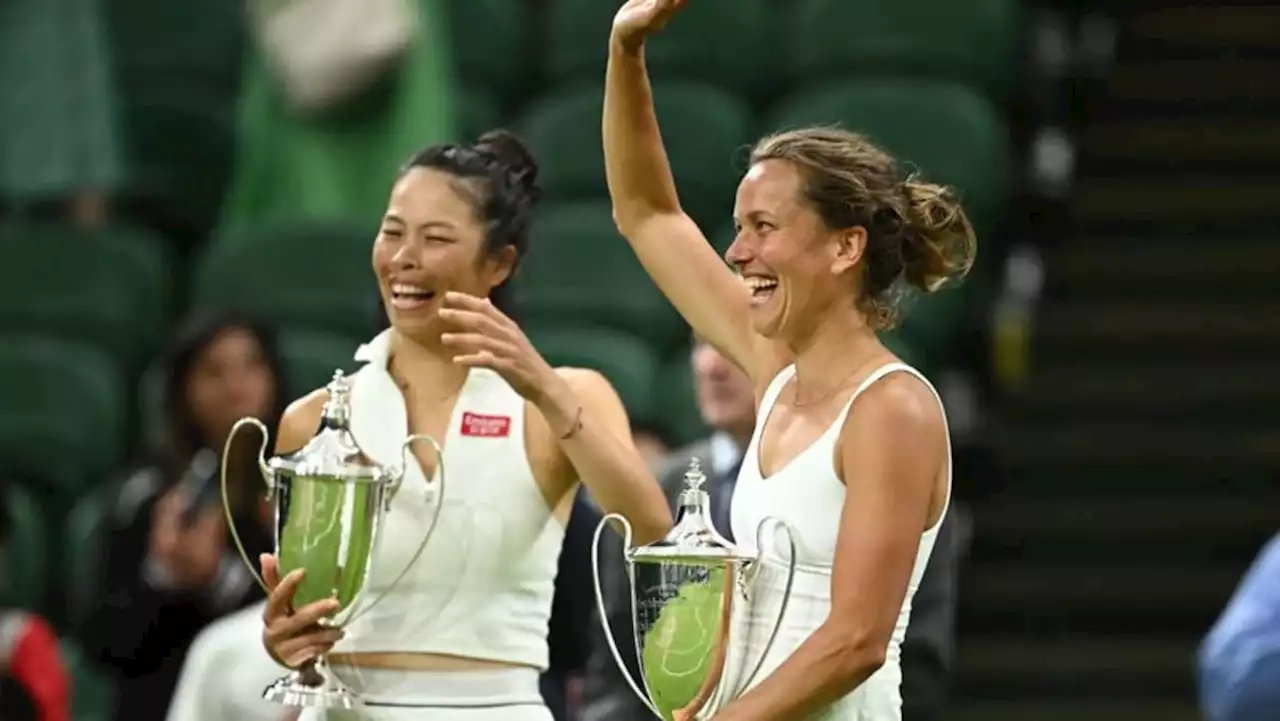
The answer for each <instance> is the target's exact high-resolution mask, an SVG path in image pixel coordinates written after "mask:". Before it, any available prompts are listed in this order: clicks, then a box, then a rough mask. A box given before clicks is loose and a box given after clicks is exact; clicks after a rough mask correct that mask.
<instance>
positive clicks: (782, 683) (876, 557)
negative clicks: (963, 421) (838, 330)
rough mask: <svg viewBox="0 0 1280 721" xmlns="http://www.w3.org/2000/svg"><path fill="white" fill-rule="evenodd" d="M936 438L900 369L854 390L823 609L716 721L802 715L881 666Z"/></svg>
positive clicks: (938, 433) (939, 440) (936, 427)
mask: <svg viewBox="0 0 1280 721" xmlns="http://www.w3.org/2000/svg"><path fill="white" fill-rule="evenodd" d="M945 447H946V438H945V431H944V427H943V424H942V416H941V414H940V413H939V411H938V409H937V404H936V402H935V401H934V400H933V397H932V395H931V394H930V393H929V392H928V390H927V389H925V388H924V387H923V386H921V384H920V383H919V382H918V381H916V380H915V379H913V378H910V377H908V376H905V375H904V376H901V377H893V378H886V379H885V380H883V381H881V382H880V383H877V384H876V385H874V386H872V387H871V388H869V389H868V390H867V392H866V393H864V394H863V395H862V396H861V397H860V398H859V399H858V402H857V403H856V404H855V405H854V409H853V410H852V411H851V412H850V414H849V418H848V420H847V421H846V423H845V426H844V429H843V430H842V433H841V437H840V443H839V446H838V448H837V451H836V453H837V459H836V462H837V468H839V469H840V470H841V472H842V475H843V477H844V479H845V485H846V487H847V491H846V494H845V507H844V513H843V515H842V517H841V521H840V534H839V537H838V539H837V541H836V553H835V567H834V569H833V572H832V579H831V613H830V614H829V615H828V617H827V620H826V621H825V622H824V623H823V624H822V625H821V626H819V627H818V629H817V630H815V631H814V632H813V635H811V636H810V637H809V638H808V639H807V640H806V641H805V642H804V643H803V644H801V645H800V648H798V649H796V652H795V653H794V654H792V655H791V657H790V658H788V659H787V660H786V661H784V662H783V663H782V665H781V666H779V667H778V668H777V670H775V671H774V672H773V673H772V674H771V675H770V676H769V677H768V678H766V679H765V680H764V681H762V682H761V683H760V685H759V686H757V687H755V688H754V689H752V690H751V691H750V692H748V693H747V694H745V695H744V696H743V697H742V698H740V699H738V701H737V702H735V703H734V704H732V705H731V706H729V707H728V708H727V709H725V712H724V713H723V715H721V716H717V717H716V721H766V720H768V721H784V720H787V719H796V718H806V717H807V716H808V715H809V714H812V713H815V712H817V711H820V710H822V709H823V708H825V707H827V706H829V705H830V704H832V703H834V702H835V701H837V700H839V699H840V698H841V697H843V696H845V695H847V694H849V693H850V692H852V691H853V690H854V689H856V688H857V687H858V686H860V685H861V684H862V683H863V682H864V681H866V680H867V678H868V677H869V676H871V674H873V673H875V671H876V670H877V669H879V668H880V666H881V665H883V663H884V660H885V653H886V651H887V649H888V646H889V639H890V636H891V635H892V633H893V627H894V624H895V622H896V621H897V618H898V613H899V611H900V610H901V608H902V602H903V599H904V598H905V596H906V592H907V585H908V583H909V581H910V578H911V571H912V567H913V566H914V564H915V557H916V549H917V546H918V544H919V542H920V535H921V534H922V533H923V532H924V530H925V528H927V527H928V524H929V522H930V517H931V515H933V512H932V511H931V509H932V507H933V505H934V503H933V499H934V495H935V486H936V481H937V478H938V473H939V471H940V470H941V469H940V467H939V459H940V458H942V457H943V452H944V449H945Z"/></svg>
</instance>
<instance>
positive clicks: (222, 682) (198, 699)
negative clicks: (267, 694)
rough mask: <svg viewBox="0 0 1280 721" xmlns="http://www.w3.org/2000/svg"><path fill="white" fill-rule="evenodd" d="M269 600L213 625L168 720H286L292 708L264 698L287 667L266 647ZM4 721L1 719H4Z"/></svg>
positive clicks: (192, 653)
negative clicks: (264, 623) (264, 626)
mask: <svg viewBox="0 0 1280 721" xmlns="http://www.w3.org/2000/svg"><path fill="white" fill-rule="evenodd" d="M265 610H266V602H265V601H264V602H259V603H255V604H253V605H252V606H246V607H245V608H242V609H240V610H239V611H236V612H235V613H232V614H230V615H227V616H223V617H222V618H220V619H218V620H217V621H214V622H213V623H211V624H209V625H208V626H207V627H205V629H204V630H203V631H201V632H200V635H198V636H196V639H195V641H193V642H192V644H191V649H190V650H189V651H188V652H187V655H186V660H185V661H184V662H183V664H182V673H181V674H180V675H179V677H178V683H177V687H176V688H175V690H174V692H173V700H172V702H171V703H170V704H169V713H168V715H167V716H166V717H165V721H286V719H289V718H291V717H292V714H291V713H290V711H291V710H290V709H285V708H284V707H282V706H280V705H279V704H275V703H270V702H268V701H266V700H264V699H263V698H262V694H261V693H260V690H261V689H264V688H266V687H267V686H269V685H271V684H272V683H273V682H274V681H275V680H276V679H278V678H280V676H281V674H282V673H283V672H284V668H283V667H282V666H280V664H278V663H276V662H275V661H273V660H272V659H271V656H270V655H268V654H267V650H266V649H265V648H263V647H262V642H261V639H262V613H263V611H265ZM0 721H3V719H0Z"/></svg>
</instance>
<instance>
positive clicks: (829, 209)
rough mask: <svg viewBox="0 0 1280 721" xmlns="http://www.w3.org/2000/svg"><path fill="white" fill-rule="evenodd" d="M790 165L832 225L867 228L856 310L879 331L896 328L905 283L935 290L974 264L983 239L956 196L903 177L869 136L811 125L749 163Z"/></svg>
mask: <svg viewBox="0 0 1280 721" xmlns="http://www.w3.org/2000/svg"><path fill="white" fill-rule="evenodd" d="M773 159H776V160H785V161H787V162H789V163H792V164H793V165H794V166H795V167H796V168H797V169H798V170H799V171H800V174H801V177H802V178H803V182H804V188H803V193H804V197H805V200H806V201H808V203H809V205H810V206H812V207H813V209H814V210H815V211H817V213H818V215H819V216H820V217H821V218H822V222H823V224H824V225H826V226H827V227H828V228H831V229H833V230H834V229H843V228H853V227H857V226H861V227H862V228H864V229H865V230H866V232H867V247H866V250H865V251H864V255H863V262H862V265H863V271H862V272H863V275H862V278H863V282H862V289H861V295H860V297H859V298H858V308H859V309H860V310H861V311H862V312H863V313H864V314H865V315H866V316H867V321H868V323H870V324H871V326H872V327H873V328H876V329H877V330H883V329H886V328H891V327H893V325H894V323H895V322H896V321H897V315H898V301H899V299H900V297H901V295H902V293H901V291H902V290H904V283H905V285H906V286H909V287H911V288H915V289H916V290H919V291H921V292H924V293H932V292H933V291H935V290H938V289H939V288H941V287H942V286H943V285H944V284H945V283H946V282H947V281H949V280H952V279H954V278H960V277H963V276H964V275H965V274H966V273H968V272H969V268H971V267H972V266H973V259H974V255H975V254H976V252H977V238H976V236H975V235H974V232H973V226H972V225H971V224H970V223H969V219H968V217H967V216H966V215H965V213H964V209H963V208H961V206H960V202H959V200H958V199H957V198H956V195H955V193H954V192H953V191H952V190H951V189H950V188H947V187H945V186H941V185H935V184H933V183H927V182H924V181H923V180H921V179H920V178H919V177H918V176H917V175H903V174H902V173H900V172H899V170H898V165H897V163H896V162H895V161H894V159H893V158H892V157H891V156H890V155H889V154H888V153H886V152H885V151H883V150H881V149H880V148H878V147H876V146H875V145H874V144H873V143H872V142H871V141H870V140H868V139H866V138H865V137H863V136H861V135H858V134H857V133H851V132H848V131H845V130H840V129H837V128H805V129H802V130H792V131H788V132H783V133H778V134H776V135H771V136H769V137H766V138H764V139H763V140H761V141H760V142H759V143H757V144H756V147H755V149H754V150H752V151H751V164H752V165H754V164H756V163H759V162H763V161H765V160H773Z"/></svg>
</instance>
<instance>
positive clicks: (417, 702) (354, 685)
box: [298, 667, 552, 721]
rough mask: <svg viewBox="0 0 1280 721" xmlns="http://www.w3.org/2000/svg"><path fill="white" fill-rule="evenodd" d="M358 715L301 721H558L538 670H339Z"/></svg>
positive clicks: (322, 713)
mask: <svg viewBox="0 0 1280 721" xmlns="http://www.w3.org/2000/svg"><path fill="white" fill-rule="evenodd" d="M335 671H337V675H338V676H340V677H341V679H342V682H343V683H345V684H347V685H348V686H349V687H350V688H351V690H353V691H355V692H356V693H358V694H359V695H360V698H361V699H362V700H363V701H364V707H363V708H360V709H358V710H355V711H332V710H324V709H307V710H305V711H303V712H302V716H301V717H300V718H299V719H298V721H552V716H551V711H550V710H549V709H548V708H547V706H546V704H544V703H543V701H542V694H541V692H540V691H539V688H538V672H537V671H536V670H535V669H532V668H510V669H501V670H494V671H389V670H382V669H352V668H350V667H343V668H337V669H335Z"/></svg>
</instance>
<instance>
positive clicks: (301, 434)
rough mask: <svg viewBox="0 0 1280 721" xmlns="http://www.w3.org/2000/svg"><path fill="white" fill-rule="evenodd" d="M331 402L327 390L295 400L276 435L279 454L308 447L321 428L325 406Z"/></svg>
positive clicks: (320, 389)
mask: <svg viewBox="0 0 1280 721" xmlns="http://www.w3.org/2000/svg"><path fill="white" fill-rule="evenodd" d="M328 400H329V391H328V389H327V388H317V389H315V390H313V391H311V392H310V393H308V394H306V395H304V396H302V397H300V398H298V399H296V400H294V401H293V402H292V403H290V404H289V405H288V406H287V407H286V408H285V409H284V413H283V414H281V415H280V429H279V431H278V432H277V433H276V449H277V452H281V451H283V452H289V451H295V450H297V449H299V448H301V447H302V446H304V445H306V443H307V441H309V440H311V438H312V437H313V436H315V434H316V428H318V427H319V426H320V416H321V414H322V413H323V412H324V404H325V402H326V401H328Z"/></svg>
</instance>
